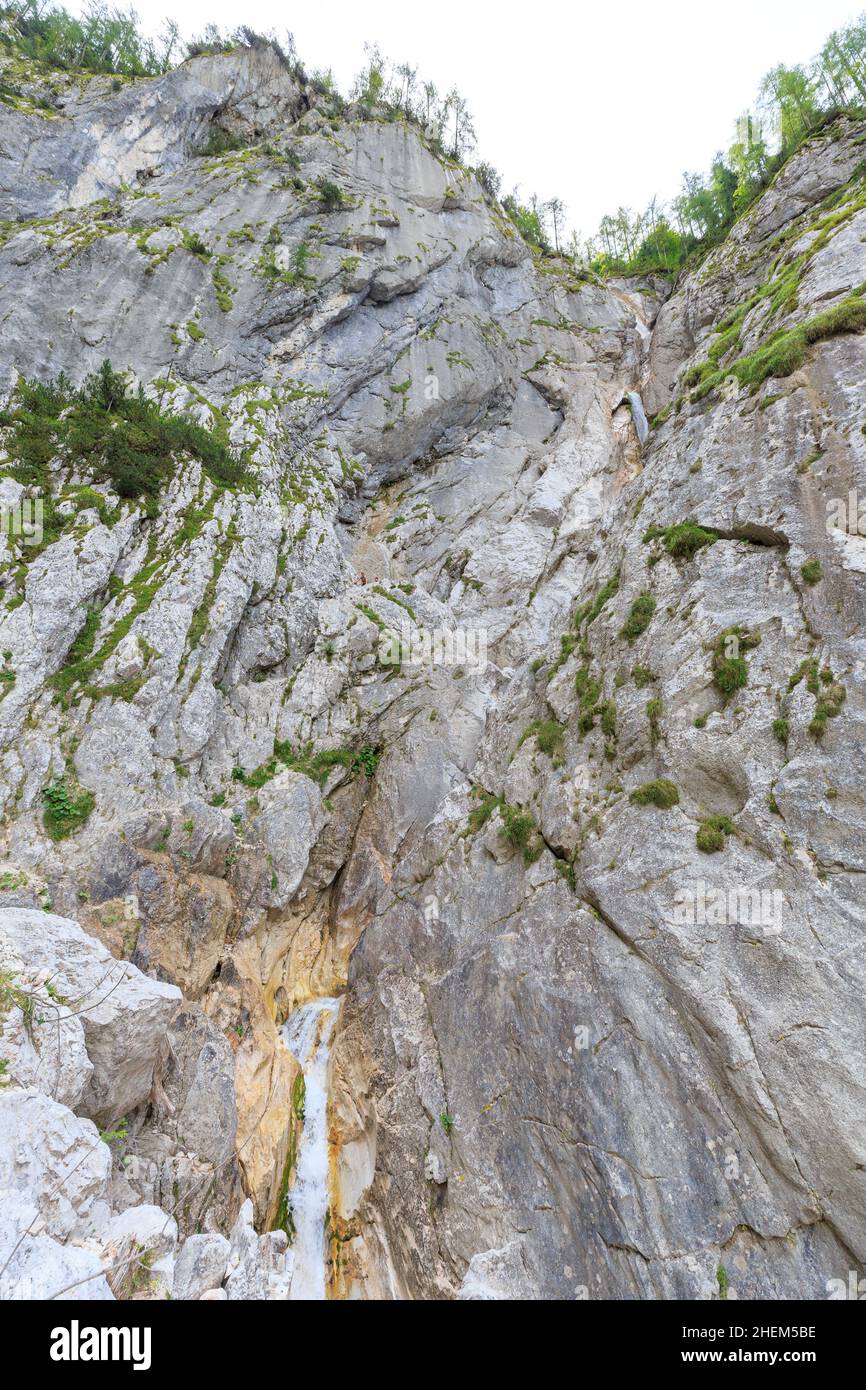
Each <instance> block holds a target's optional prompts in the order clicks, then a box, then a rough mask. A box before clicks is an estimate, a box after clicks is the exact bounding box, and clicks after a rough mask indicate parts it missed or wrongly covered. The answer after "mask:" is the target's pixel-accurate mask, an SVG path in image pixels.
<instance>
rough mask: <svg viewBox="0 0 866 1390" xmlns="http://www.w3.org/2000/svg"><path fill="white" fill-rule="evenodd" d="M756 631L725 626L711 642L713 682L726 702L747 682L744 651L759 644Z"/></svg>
mask: <svg viewBox="0 0 866 1390" xmlns="http://www.w3.org/2000/svg"><path fill="white" fill-rule="evenodd" d="M760 642H761V638H760V635H759V634H758V633H753V632H749V631H747V629H746V628H743V627H739V626H735V627H728V628H725V630H724V632H720V633H719V635H718V637H717V638H716V640H715V642H714V643H713V655H712V662H711V665H712V671H713V683H714V684H715V687H716V689H717V690H718V691H719V694H720V695H721V697H722V702H723V703H724V704H727V703H728V701H729V700H730V699H731V697H732V696H733V695H734V694H735V693H736V692H737V691H738V690H742V689H743V688H744V687H745V686H747V685H748V683H749V670H748V667H747V665H746V659H745V656H744V655H743V653H744V652H749V651H752V650H753V649H754V648H755V647H757V646H760Z"/></svg>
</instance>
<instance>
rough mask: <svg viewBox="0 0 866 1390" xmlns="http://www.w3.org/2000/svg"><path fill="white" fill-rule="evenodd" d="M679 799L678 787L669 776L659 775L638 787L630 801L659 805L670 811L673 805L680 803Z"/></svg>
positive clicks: (640, 804) (638, 804) (638, 803)
mask: <svg viewBox="0 0 866 1390" xmlns="http://www.w3.org/2000/svg"><path fill="white" fill-rule="evenodd" d="M679 800H680V794H679V791H678V789H677V788H676V787H675V786H674V784H673V782H671V781H669V780H668V778H667V777H657V778H656V779H655V781H653V782H644V784H643V786H642V787H636V788H635V790H634V791H633V792H632V793H631V796H630V797H629V801H633V802H634V804H635V806H658V807H660V809H661V810H663V811H669V810H670V808H671V807H672V806H677V805H679Z"/></svg>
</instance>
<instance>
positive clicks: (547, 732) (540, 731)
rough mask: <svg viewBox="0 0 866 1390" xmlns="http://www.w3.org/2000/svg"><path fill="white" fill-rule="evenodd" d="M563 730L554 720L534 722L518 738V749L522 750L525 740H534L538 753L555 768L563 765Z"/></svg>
mask: <svg viewBox="0 0 866 1390" xmlns="http://www.w3.org/2000/svg"><path fill="white" fill-rule="evenodd" d="M564 736H565V730H564V729H563V727H562V725H561V724H559V723H557V721H556V720H555V719H547V720H537V719H536V720H534V721H533V723H531V724H530V725H529V726H528V727H527V728H526V729H524V731H523V733H522V734H521V736H520V742H519V743H518V745H517V746H518V748H522V746H523V744H524V743H526V741H527V739H530V738H534V739H535V743H536V746H537V748H538V751H539V752H540V753H545V754H546V755H547V757H548V758H550V760H551V762H552V763H553V766H554V767H555V768H560V767H562V766H563V765H564V762H565V758H564V747H563V739H564Z"/></svg>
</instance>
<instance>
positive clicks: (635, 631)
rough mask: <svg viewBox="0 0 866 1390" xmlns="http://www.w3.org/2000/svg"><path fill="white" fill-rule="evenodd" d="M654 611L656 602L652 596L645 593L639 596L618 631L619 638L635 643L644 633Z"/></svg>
mask: <svg viewBox="0 0 866 1390" xmlns="http://www.w3.org/2000/svg"><path fill="white" fill-rule="evenodd" d="M655 611H656V601H655V598H654V597H653V595H652V594H650V593H647V592H644V593H642V594H639V595H638V597H637V598H636V599H635V600H634V603H633V604H632V606H631V608H630V609H629V614H628V617H627V618H626V620H625V623H624V624H623V626H622V628H621V629H620V634H619V635H620V637H625V638H626V639H627V640H628V641H629V642H634V641H636V640H637V638H638V637H640V636H641V634H642V633H644V632H646V630H647V628H648V627H649V625H650V623H651V622H652V617H653V614H654V613H655Z"/></svg>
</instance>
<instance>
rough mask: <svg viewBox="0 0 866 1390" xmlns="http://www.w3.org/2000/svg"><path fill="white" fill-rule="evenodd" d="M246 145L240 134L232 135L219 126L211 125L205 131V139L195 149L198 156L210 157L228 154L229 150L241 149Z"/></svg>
mask: <svg viewBox="0 0 866 1390" xmlns="http://www.w3.org/2000/svg"><path fill="white" fill-rule="evenodd" d="M245 146H246V141H245V140H244V139H242V137H241V136H240V135H232V134H231V133H230V132H229V131H227V130H223V129H222V127H221V126H218V125H212V126H211V127H210V129H209V130H208V133H207V139H206V140H205V141H204V143H203V144H202V145H200V146H199V148H198V149H197V150H196V154H197V155H200V156H205V155H207V156H209V157H211V158H213V157H215V156H218V155H221V154H228V153H229V151H230V150H242V149H244V148H245Z"/></svg>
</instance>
